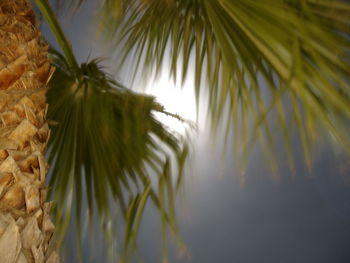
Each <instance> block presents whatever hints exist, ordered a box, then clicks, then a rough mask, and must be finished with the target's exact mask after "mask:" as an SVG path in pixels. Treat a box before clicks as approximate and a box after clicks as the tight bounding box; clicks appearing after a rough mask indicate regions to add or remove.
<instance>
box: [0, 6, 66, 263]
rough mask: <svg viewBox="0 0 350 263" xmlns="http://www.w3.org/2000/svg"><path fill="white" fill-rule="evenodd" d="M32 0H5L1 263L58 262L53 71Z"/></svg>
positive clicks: (1, 23)
mask: <svg viewBox="0 0 350 263" xmlns="http://www.w3.org/2000/svg"><path fill="white" fill-rule="evenodd" d="M47 49H48V47H47V45H46V44H45V43H44V42H43V41H42V39H41V34H40V32H39V31H38V30H37V28H36V24H35V16H34V13H33V10H32V7H31V4H30V3H29V2H28V1H27V0H0V262H1V263H2V262H3V263H25V262H27V263H33V262H35V263H43V262H49V263H56V262H58V261H59V260H58V254H57V253H56V251H55V250H54V249H52V248H51V246H50V243H51V242H50V241H51V239H52V235H53V231H54V225H53V223H52V222H51V220H50V217H49V210H50V206H51V203H48V202H45V199H46V192H47V189H46V187H45V176H46V172H47V163H46V161H45V159H44V156H43V154H44V152H45V148H46V145H47V141H48V138H49V134H50V131H49V127H48V124H47V122H46V120H45V115H46V111H47V104H46V98H45V90H46V85H47V82H48V80H49V78H50V76H51V75H52V73H53V68H52V67H51V66H50V61H49V59H48V56H47Z"/></svg>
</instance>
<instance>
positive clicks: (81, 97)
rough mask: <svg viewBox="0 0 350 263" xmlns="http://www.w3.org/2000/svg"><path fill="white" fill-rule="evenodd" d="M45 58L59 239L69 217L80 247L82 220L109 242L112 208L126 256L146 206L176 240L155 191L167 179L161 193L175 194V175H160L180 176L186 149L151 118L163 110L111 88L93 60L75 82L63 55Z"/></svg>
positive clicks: (170, 220) (171, 216)
mask: <svg viewBox="0 0 350 263" xmlns="http://www.w3.org/2000/svg"><path fill="white" fill-rule="evenodd" d="M51 54H52V55H53V58H54V59H53V61H54V64H55V66H56V72H55V74H54V76H53V79H52V81H51V82H50V88H49V91H48V94H47V97H48V103H49V111H48V118H49V120H50V121H51V123H52V124H54V125H52V127H51V129H52V138H51V140H50V142H49V149H48V151H49V163H50V164H51V180H50V189H51V197H52V198H53V200H54V201H55V202H56V204H57V207H56V216H57V217H56V218H57V219H56V220H57V222H58V225H59V226H61V229H60V230H58V231H57V232H58V233H60V237H59V238H62V237H63V235H64V233H65V230H66V229H67V227H68V225H69V224H70V223H69V222H70V218H71V216H72V214H74V215H75V222H76V223H75V224H76V225H77V228H78V230H77V233H78V240H79V238H80V237H79V235H81V232H82V230H81V229H82V225H81V222H82V220H83V219H85V218H84V217H85V215H86V214H87V215H88V219H89V222H90V224H92V221H93V219H94V218H96V215H98V218H99V219H100V220H101V227H102V230H104V231H105V234H106V236H107V237H110V238H112V239H115V238H117V237H116V236H114V235H113V234H111V233H110V232H109V231H110V228H106V226H110V223H111V222H112V226H113V227H114V228H115V227H116V226H115V222H114V221H115V218H114V216H113V215H114V214H115V211H116V209H117V210H118V211H119V213H120V214H121V217H122V218H124V223H125V225H126V230H125V233H124V234H125V239H124V240H125V243H124V244H119V248H120V247H123V246H124V248H125V250H124V252H125V251H126V252H129V251H130V250H132V248H134V247H135V242H136V237H137V231H138V228H139V226H140V220H141V218H142V215H143V211H144V208H145V205H146V203H148V202H151V203H153V204H154V205H155V206H156V207H157V208H158V209H160V210H161V212H162V213H163V214H164V215H165V217H163V218H162V219H163V220H164V224H165V225H166V226H167V227H168V228H170V230H171V231H172V232H174V233H176V223H175V218H174V216H175V215H174V214H173V212H172V211H173V210H172V209H171V208H172V206H165V207H163V206H161V205H160V204H161V202H162V201H161V197H160V195H159V193H158V191H157V188H155V185H157V184H161V183H162V184H163V183H164V181H165V180H167V181H166V185H167V189H166V192H167V194H168V195H171V196H173V195H174V194H175V192H176V187H175V186H174V185H173V184H175V180H177V179H176V176H175V178H172V179H169V175H168V174H166V175H164V173H163V169H164V167H173V168H172V169H176V170H177V171H178V173H179V174H180V175H181V173H182V171H181V170H182V168H183V162H184V159H185V158H186V156H187V145H186V143H185V141H184V140H183V139H182V138H180V137H176V136H175V135H173V134H171V133H170V132H168V131H167V129H166V128H165V127H164V126H163V125H162V124H161V123H160V122H159V121H158V120H156V119H155V117H154V115H153V114H154V112H157V111H162V109H163V108H162V107H161V106H160V105H159V104H158V103H156V102H155V101H154V98H153V97H150V96H146V95H142V94H137V93H134V92H132V91H130V90H128V89H127V88H125V87H123V86H122V85H121V84H120V83H118V82H116V81H114V80H113V79H112V78H111V77H110V76H108V75H107V74H105V73H104V72H103V70H102V69H101V68H100V66H99V61H98V60H92V61H90V62H89V63H85V64H82V65H81V66H80V68H79V69H80V74H78V75H77V74H76V72H72V68H70V67H69V66H68V63H67V61H66V60H65V59H64V57H63V56H62V55H60V54H59V53H58V52H57V51H53V50H52V51H51ZM170 160H171V161H170ZM176 167H177V168H176ZM180 175H179V176H180ZM164 177H166V179H164ZM173 180H174V183H173V182H172V181H173ZM172 200H173V199H172ZM173 201H174V200H173ZM169 205H171V204H169ZM113 222H114V223H113ZM113 227H112V229H113ZM114 230H115V229H114ZM121 253H122V252H121ZM122 255H124V256H125V257H126V258H127V257H128V256H129V253H122Z"/></svg>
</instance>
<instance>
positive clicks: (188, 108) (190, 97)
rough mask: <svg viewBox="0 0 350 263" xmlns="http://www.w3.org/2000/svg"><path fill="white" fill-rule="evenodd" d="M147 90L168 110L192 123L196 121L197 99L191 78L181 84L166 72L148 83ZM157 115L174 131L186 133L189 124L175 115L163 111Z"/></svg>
mask: <svg viewBox="0 0 350 263" xmlns="http://www.w3.org/2000/svg"><path fill="white" fill-rule="evenodd" d="M145 92H146V93H147V94H150V95H153V96H154V97H155V98H156V101H157V102H158V103H160V104H162V105H163V106H164V108H165V110H166V111H167V112H170V113H172V114H178V115H179V116H181V117H182V118H183V119H185V120H188V121H190V122H192V123H195V122H196V100H195V96H194V89H193V85H192V82H191V80H190V79H189V80H187V81H185V83H184V84H183V85H180V84H178V83H174V81H173V80H172V79H170V78H169V77H168V76H167V75H166V74H162V75H161V76H160V77H159V78H158V79H157V80H155V81H151V82H150V83H148V85H147V88H146V90H145ZM156 117H157V119H159V120H160V121H161V122H162V123H163V124H164V125H166V126H168V127H169V128H170V129H171V130H172V131H175V132H178V133H180V134H183V135H184V134H185V132H186V129H188V125H186V124H184V123H183V122H181V121H179V120H177V119H175V118H173V117H170V116H167V115H165V114H162V113H157V114H156Z"/></svg>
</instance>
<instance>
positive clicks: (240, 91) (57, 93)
mask: <svg viewBox="0 0 350 263" xmlns="http://www.w3.org/2000/svg"><path fill="white" fill-rule="evenodd" d="M35 2H36V3H37V5H38V6H39V9H40V11H41V12H42V14H43V16H44V17H45V19H46V20H47V21H48V23H49V24H50V26H51V28H52V29H53V32H54V34H55V36H56V37H57V40H58V43H59V44H60V47H61V49H62V52H63V54H60V53H59V52H57V51H55V50H51V55H52V58H53V64H54V65H55V67H56V73H55V74H54V75H53V78H52V80H51V82H50V88H49V92H48V101H49V104H50V107H49V111H48V116H49V117H48V118H49V119H50V120H52V122H51V124H52V139H51V140H50V145H49V156H50V157H49V162H50V164H51V166H52V176H51V181H50V186H51V187H52V191H51V192H52V197H53V198H54V200H56V201H58V202H57V203H58V205H57V209H56V214H57V218H58V222H61V224H60V226H61V227H62V229H63V230H65V229H66V228H67V225H68V224H69V220H70V218H71V213H72V211H75V212H74V214H75V216H76V224H77V226H78V229H80V228H81V225H80V224H81V223H80V222H81V220H82V213H85V212H86V211H87V212H88V215H89V219H90V220H93V219H94V217H93V213H94V211H97V212H98V215H99V216H101V218H102V226H103V229H104V230H105V233H106V234H107V236H108V234H109V233H110V232H109V231H110V229H109V228H108V227H109V226H110V222H112V220H113V219H112V218H113V211H114V206H115V205H117V206H119V209H120V211H121V212H122V217H123V218H124V219H125V239H124V245H125V247H126V250H125V251H126V253H125V255H124V256H125V257H126V259H127V257H128V253H127V252H128V249H129V248H130V247H134V246H135V243H134V241H135V239H134V238H135V236H136V234H137V231H138V228H139V225H140V220H141V217H142V213H143V210H144V207H145V204H146V202H147V201H148V200H151V201H152V202H153V203H154V204H155V205H156V207H157V208H158V209H159V210H160V214H161V218H162V222H163V226H164V228H165V226H168V227H169V228H170V229H171V230H172V231H173V232H174V233H176V222H175V221H174V213H175V212H174V198H175V193H176V192H177V190H178V188H179V186H180V184H181V180H182V168H183V165H184V161H185V159H186V156H187V153H188V146H187V144H186V142H185V141H184V140H183V139H182V138H181V137H178V136H176V135H174V134H172V133H170V132H169V131H168V130H167V129H166V127H164V126H163V125H162V124H161V123H160V122H159V121H157V120H156V119H155V117H154V116H153V113H154V112H157V111H160V112H163V113H165V114H169V113H167V112H165V111H164V109H163V108H162V106H160V105H159V104H157V103H156V102H155V100H154V98H153V97H149V96H145V95H142V94H137V93H134V92H132V91H131V90H128V89H127V88H125V87H124V86H123V85H121V84H120V83H118V82H117V81H116V80H114V79H113V78H112V77H111V76H109V75H108V74H106V73H104V72H103V69H102V68H101V67H100V66H99V61H98V60H92V61H90V62H88V63H85V64H82V65H79V64H78V63H77V61H76V59H75V57H74V53H73V51H72V48H71V47H70V45H69V44H68V41H67V40H66V38H65V37H64V34H63V32H62V30H61V29H60V27H59V24H58V22H57V21H56V19H55V16H54V14H53V12H52V11H51V9H50V7H49V5H48V3H47V2H46V1H45V0H36V1H35ZM59 2H60V1H59ZM82 2H83V1H68V0H67V1H64V4H69V5H71V6H74V7H76V8H78V7H79V6H80V5H81V4H83V3H82ZM111 10H112V11H111ZM100 11H101V13H102V14H103V16H101V17H103V19H102V18H101V21H100V22H101V23H102V24H103V25H104V26H103V28H104V29H105V31H104V33H106V37H108V38H110V39H112V40H113V41H114V43H115V44H116V45H119V46H122V47H123V57H122V58H121V59H120V60H119V61H118V62H119V63H120V67H123V63H125V61H127V60H130V57H132V61H133V62H134V70H135V73H136V72H137V71H138V70H139V68H138V67H139V65H142V66H144V67H142V70H144V71H145V72H147V71H148V72H150V73H152V70H154V72H153V73H155V74H157V73H159V71H160V69H161V68H162V66H163V65H164V64H165V63H168V64H169V65H170V73H171V75H172V76H173V78H175V79H176V78H179V76H180V78H181V80H182V81H184V80H185V79H186V76H187V75H188V74H189V72H190V71H189V68H190V67H191V65H192V64H193V65H194V79H195V81H194V87H195V92H196V96H197V100H199V97H200V96H201V95H203V94H204V93H207V94H208V102H209V103H208V106H209V107H208V110H209V112H210V114H211V115H210V116H211V121H212V127H213V128H214V130H215V128H217V127H218V126H219V124H220V123H223V124H224V125H225V129H226V131H230V130H231V129H234V131H235V136H236V139H238V140H236V146H237V149H238V150H239V151H241V153H242V154H243V156H245V154H247V153H249V150H250V149H251V143H254V142H255V141H256V140H257V139H259V140H260V141H261V142H262V143H263V145H265V146H266V147H265V149H266V150H267V151H268V152H269V153H270V154H269V156H270V157H271V158H270V161H271V164H272V165H273V167H277V164H276V161H275V159H274V158H273V156H274V155H273V151H274V137H275V136H276V135H275V134H273V132H275V131H274V129H278V130H280V132H281V134H282V135H283V136H284V138H285V145H286V147H285V148H286V149H287V154H288V156H289V164H290V166H291V168H293V158H292V147H291V135H290V134H291V132H290V131H289V130H288V127H290V126H294V127H296V131H297V132H298V135H299V137H300V141H301V143H302V146H303V152H304V158H305V161H306V162H307V163H308V164H309V163H311V147H312V143H313V142H315V140H316V139H317V133H318V132H317V131H318V130H319V128H320V127H321V128H322V129H323V131H326V132H328V133H329V134H331V136H332V137H333V138H335V139H336V141H338V142H339V143H340V144H342V145H344V148H345V149H350V147H349V138H348V135H347V133H346V123H347V121H348V119H349V115H350V100H349V99H350V97H349V95H350V94H349V73H350V72H349V71H350V70H349V69H350V67H349V61H350V60H349V47H350V46H349V44H350V42H349V38H348V33H349V29H350V28H349V22H350V21H349V17H350V15H349V13H350V6H349V5H348V4H347V3H345V2H342V1H329V0H319V1H313V0H306V1H301V0H300V1H286V0H262V1H258V2H257V1H250V0H237V1H232V0H213V1H205V0H192V1H189V0H166V1H157V0H130V1H123V0H105V1H102V2H101V10H100ZM271 116H272V117H271ZM273 117H274V118H273ZM227 134H228V135H229V134H230V133H229V132H228V133H227ZM63 141H64V143H63ZM238 142H239V143H238ZM160 145H162V146H160ZM164 146H165V147H167V149H164ZM169 149H170V151H169ZM245 159H246V158H243V160H245ZM175 166H176V167H177V172H178V176H177V177H176V181H175V182H174V181H173V179H172V177H171V175H170V174H171V171H172V170H173V168H174V167H175ZM243 166H244V165H243ZM150 173H155V174H157V175H158V176H157V178H156V179H155V180H154V179H152V177H151V176H149V174H150ZM154 184H156V185H157V187H154ZM110 200H112V202H111V201H110ZM73 206H74V207H75V209H73ZM60 232H61V233H64V231H60ZM78 232H79V231H78Z"/></svg>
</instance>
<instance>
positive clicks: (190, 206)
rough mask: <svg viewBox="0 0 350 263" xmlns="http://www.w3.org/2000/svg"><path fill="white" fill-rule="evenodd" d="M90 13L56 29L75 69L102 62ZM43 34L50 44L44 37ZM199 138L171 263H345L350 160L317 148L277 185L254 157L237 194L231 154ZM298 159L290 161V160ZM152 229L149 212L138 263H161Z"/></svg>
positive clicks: (349, 236)
mask: <svg viewBox="0 0 350 263" xmlns="http://www.w3.org/2000/svg"><path fill="white" fill-rule="evenodd" d="M92 6H93V5H92V4H87V5H86V6H83V8H82V9H81V12H80V13H78V14H77V15H76V17H75V20H67V19H66V20H65V21H64V22H63V26H64V30H65V32H66V33H67V35H68V37H69V38H70V40H71V42H72V44H73V48H74V51H75V52H76V54H77V56H78V58H79V60H80V61H86V60H87V59H88V56H89V54H90V56H92V58H93V56H95V55H104V56H105V55H107V54H106V53H105V52H103V51H102V52H101V48H100V46H99V44H98V43H97V42H96V40H92V39H93V38H92V37H91V36H92V32H93V31H91V30H90V29H89V25H90V22H91V17H90V16H89V15H88V14H89V13H90V12H91V10H93V8H92ZM44 34H45V36H47V37H48V39H52V38H50V36H49V33H48V31H47V29H45V30H44ZM111 65H113V62H111ZM124 84H125V85H128V83H124ZM187 88H189V87H187ZM187 94H191V93H187ZM162 96H166V95H164V94H163V95H162ZM170 96H171V94H170ZM165 106H167V105H165ZM198 136H203V138H200V139H197V140H196V141H194V145H195V147H194V148H195V149H196V151H195V162H194V165H193V169H192V172H191V173H188V174H187V181H186V186H185V189H184V194H183V196H180V197H179V202H178V217H179V223H180V230H181V233H182V237H183V239H184V241H185V242H186V244H187V246H188V249H189V253H190V254H191V256H189V257H185V258H177V257H176V256H175V255H172V256H171V260H170V262H179V263H180V262H193V263H215V262H218V263H245V262H247V263H255V262H259V263H264V262H268V263H313V262H315V263H349V262H350V249H349V247H350V181H349V177H350V174H349V171H350V165H349V158H345V157H343V156H342V155H339V156H340V157H339V156H338V158H336V157H335V156H336V154H335V152H334V150H333V149H332V148H331V147H329V146H324V147H322V148H320V150H319V152H318V153H317V156H318V157H317V158H316V160H315V164H314V167H313V173H312V175H311V174H310V173H308V172H307V170H306V169H305V167H304V166H303V165H302V164H300V163H299V164H298V166H297V169H296V173H295V176H294V177H292V176H291V175H290V173H288V172H287V171H282V172H281V180H280V181H279V182H278V183H277V182H275V181H274V180H272V177H271V174H270V172H269V170H268V169H266V167H265V165H264V163H263V162H264V161H263V158H261V156H260V154H261V153H259V152H257V153H256V154H255V155H254V156H253V158H252V161H251V162H250V166H249V169H248V171H247V175H246V176H247V177H246V179H247V180H246V183H245V184H244V185H243V186H242V185H240V183H239V178H238V176H237V175H236V172H235V167H233V166H232V158H233V156H232V153H231V152H230V151H228V152H227V153H226V154H225V155H224V158H221V157H222V155H221V152H222V147H221V146H220V143H217V146H215V147H214V146H213V144H212V143H210V140H208V139H205V138H207V137H205V138H204V136H205V134H204V132H199V135H198ZM198 136H197V137H198ZM199 141H200V143H198V142H199ZM221 144H222V143H221ZM300 155H301V152H300V151H297V152H296V153H295V156H296V158H297V159H298V156H300ZM159 228H160V227H159V220H158V213H157V211H155V210H154V209H153V208H152V207H149V209H147V211H146V214H145V220H144V221H143V225H142V231H141V234H140V255H141V257H142V258H143V259H144V262H145V263H156V262H160V248H159ZM85 253H87V252H85ZM72 262H74V261H72ZM84 262H88V261H84ZM91 262H98V261H96V259H95V260H92V261H91Z"/></svg>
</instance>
